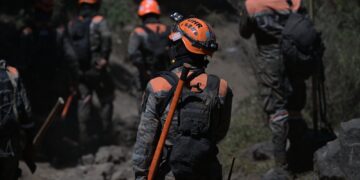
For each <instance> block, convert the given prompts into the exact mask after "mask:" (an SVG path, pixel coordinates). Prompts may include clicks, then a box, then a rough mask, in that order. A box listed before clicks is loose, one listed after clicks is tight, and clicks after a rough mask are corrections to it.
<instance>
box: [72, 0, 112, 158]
mask: <svg viewBox="0 0 360 180" xmlns="http://www.w3.org/2000/svg"><path fill="white" fill-rule="evenodd" d="M78 3H79V14H78V17H76V18H75V19H73V20H72V21H70V22H69V24H68V36H69V38H70V42H71V46H72V48H73V49H74V50H75V52H76V54H75V59H76V61H75V62H74V63H75V65H74V66H72V67H73V68H75V70H73V71H72V72H75V73H74V74H73V76H72V82H73V84H74V87H73V89H74V90H77V92H78V94H77V95H78V109H77V111H78V112H77V114H78V115H77V118H78V123H79V141H80V143H81V144H82V147H83V148H84V149H83V150H84V152H87V151H89V150H91V149H92V148H93V147H95V146H94V145H96V143H97V140H99V138H100V139H101V142H102V143H105V144H108V143H109V142H110V141H111V135H112V114H113V100H114V85H113V82H112V79H111V77H110V75H109V72H108V64H109V57H110V53H111V46H112V44H111V32H110V29H109V27H108V24H107V21H106V19H105V17H104V16H101V15H100V14H99V12H98V10H99V7H100V1H99V0H79V1H78ZM94 92H96V95H97V97H98V99H99V103H100V111H99V116H100V117H99V119H100V122H99V121H96V118H92V117H93V116H92V110H93V105H92V102H93V98H92V96H93V93H94ZM94 120H95V121H94ZM96 123H99V124H100V126H99V125H98V126H96V125H95V126H94V124H96ZM90 127H95V130H94V131H95V132H100V133H99V134H101V137H99V134H96V133H95V132H94V131H93V130H92V129H91V128H90ZM89 147H92V148H89Z"/></svg>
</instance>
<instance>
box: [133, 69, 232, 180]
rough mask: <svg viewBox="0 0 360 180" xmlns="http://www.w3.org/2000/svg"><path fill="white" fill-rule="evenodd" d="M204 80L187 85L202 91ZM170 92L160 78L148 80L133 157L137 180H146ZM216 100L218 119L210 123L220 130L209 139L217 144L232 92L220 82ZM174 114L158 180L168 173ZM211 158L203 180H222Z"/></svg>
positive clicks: (225, 123) (224, 129)
mask: <svg viewBox="0 0 360 180" xmlns="http://www.w3.org/2000/svg"><path fill="white" fill-rule="evenodd" d="M173 72H174V73H176V74H177V75H178V76H179V75H180V72H179V69H174V70H173ZM207 76H208V75H207V74H201V75H199V76H198V77H196V78H195V79H193V80H192V81H191V83H190V84H191V85H196V84H198V83H201V84H202V85H203V86H201V87H200V88H201V89H204V88H205V87H204V86H206V79H207ZM170 89H171V85H170V84H169V83H168V82H167V81H166V80H165V79H164V78H162V77H157V78H154V79H152V80H150V82H149V83H148V85H147V87H146V91H145V94H144V100H143V104H142V113H141V121H140V124H139V128H138V133H137V139H136V143H135V146H134V152H133V157H132V159H133V165H134V171H135V176H136V179H137V180H145V179H146V177H147V173H148V168H149V166H150V163H151V160H152V157H153V153H154V151H155V148H156V144H157V142H158V138H159V135H160V133H161V127H162V125H163V124H164V122H165V119H166V115H167V113H168V110H169V105H167V107H166V109H165V112H164V113H163V114H159V112H160V110H159V109H160V108H161V107H163V106H162V102H164V99H165V98H166V97H167V95H168V93H169V91H170ZM219 96H220V99H221V119H214V121H213V122H215V121H216V122H218V123H219V126H217V129H216V130H214V132H215V134H212V135H211V136H212V137H213V138H214V140H215V142H216V143H218V142H219V141H220V140H221V139H223V138H224V137H225V135H226V133H227V130H228V128H229V124H230V118H231V104H232V91H231V89H230V88H229V87H228V85H227V82H226V81H225V80H223V79H222V80H221V82H220V88H219ZM177 114H178V112H177V111H176V112H175V115H174V119H173V121H172V125H171V127H170V130H169V134H168V137H167V140H166V143H165V148H164V153H163V157H162V162H160V168H159V175H158V178H159V179H162V178H164V176H165V175H166V174H167V173H168V172H169V171H170V167H169V165H168V164H167V162H168V161H167V160H168V158H169V157H170V153H171V147H172V144H173V142H174V139H175V137H176V136H177V134H178V129H177V127H178V124H177V122H178V116H177ZM211 158H213V159H214V160H213V161H212V162H210V163H209V164H208V165H209V167H210V169H211V171H209V172H211V173H209V174H208V175H209V177H207V178H205V179H218V178H219V177H220V179H221V165H220V163H219V162H218V160H217V158H216V157H209V159H211Z"/></svg>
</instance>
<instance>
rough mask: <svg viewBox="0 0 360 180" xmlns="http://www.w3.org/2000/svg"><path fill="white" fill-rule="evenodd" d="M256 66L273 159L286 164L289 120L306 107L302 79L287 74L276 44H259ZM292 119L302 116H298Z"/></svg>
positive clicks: (277, 162)
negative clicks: (268, 126) (267, 117)
mask: <svg viewBox="0 0 360 180" xmlns="http://www.w3.org/2000/svg"><path fill="white" fill-rule="evenodd" d="M255 67H256V69H255V71H256V76H257V79H258V81H259V85H260V96H261V99H262V100H263V103H264V111H265V112H266V113H267V114H268V116H269V118H270V119H269V120H270V122H269V125H270V129H271V131H272V134H273V138H272V142H273V144H274V156H275V162H276V164H277V165H285V164H286V140H287V139H288V138H289V137H288V134H289V119H292V118H293V116H292V114H293V113H294V112H295V114H298V115H300V111H301V110H302V109H303V108H304V106H305V99H306V89H305V82H304V80H303V79H300V78H296V77H289V76H288V75H287V73H286V69H285V66H284V63H283V59H282V58H281V55H280V50H279V48H277V45H274V46H268V47H262V50H261V51H260V53H259V57H258V58H257V59H256V63H255ZM294 118H295V119H301V117H294ZM301 120H302V119H301Z"/></svg>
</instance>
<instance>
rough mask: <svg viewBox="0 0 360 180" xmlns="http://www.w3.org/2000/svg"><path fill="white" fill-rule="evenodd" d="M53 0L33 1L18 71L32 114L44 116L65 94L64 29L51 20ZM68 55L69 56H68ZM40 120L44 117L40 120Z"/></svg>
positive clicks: (65, 49) (24, 33)
mask: <svg viewBox="0 0 360 180" xmlns="http://www.w3.org/2000/svg"><path fill="white" fill-rule="evenodd" d="M53 9H54V2H53V0H36V1H35V2H34V4H33V11H32V12H31V13H30V15H29V16H30V17H29V18H28V20H27V22H26V26H25V27H24V28H23V29H22V33H21V37H20V52H21V53H20V56H21V57H20V59H21V63H19V64H18V67H19V71H20V73H21V74H22V76H23V77H24V84H25V86H26V88H27V90H28V91H29V99H30V103H31V105H32V107H33V112H34V115H36V116H40V117H41V116H43V117H45V116H46V115H47V113H48V112H49V111H50V110H51V107H52V106H53V105H54V104H55V103H56V101H57V99H58V97H59V96H64V94H65V93H66V92H67V89H66V88H64V87H66V85H65V82H66V70H65V69H66V65H67V59H66V57H65V55H66V53H65V51H68V49H67V48H68V47H69V46H66V45H65V44H66V42H65V39H64V27H63V26H59V27H58V26H57V25H55V24H54V23H53V21H52V14H53ZM67 54H69V53H67ZM41 119H43V118H41Z"/></svg>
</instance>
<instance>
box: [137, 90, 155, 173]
mask: <svg viewBox="0 0 360 180" xmlns="http://www.w3.org/2000/svg"><path fill="white" fill-rule="evenodd" d="M159 102H160V101H159V97H158V96H157V95H156V94H155V93H154V92H153V90H152V87H151V85H150V83H149V84H148V86H147V88H146V91H145V95H144V99H143V110H142V113H141V120H140V124H139V127H138V132H137V138H136V142H135V146H134V152H133V156H132V161H133V167H134V172H135V177H136V180H145V179H146V177H147V173H148V167H149V166H150V163H151V160H152V156H153V153H154V150H155V148H156V143H157V139H158V136H159V134H160V129H161V122H160V118H159V116H158V115H157V113H156V112H157V109H156V108H157V107H159V106H158V104H159Z"/></svg>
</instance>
